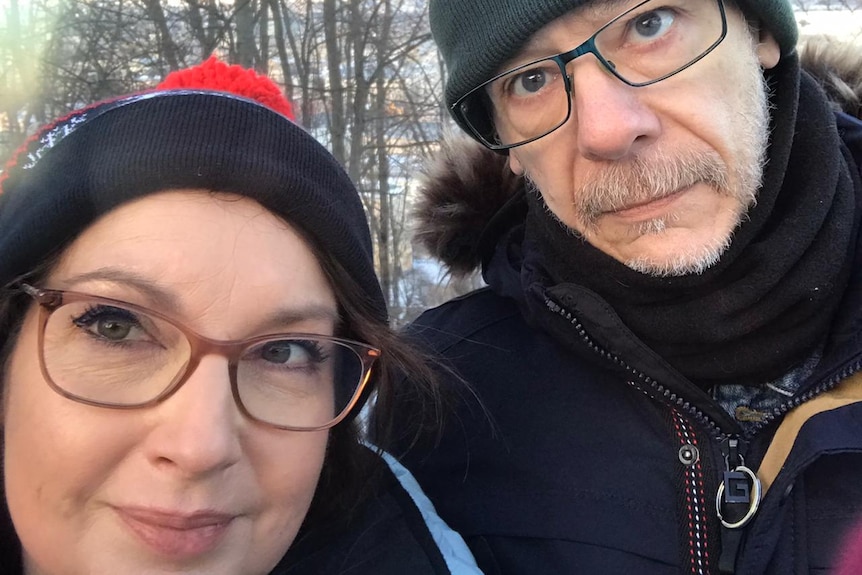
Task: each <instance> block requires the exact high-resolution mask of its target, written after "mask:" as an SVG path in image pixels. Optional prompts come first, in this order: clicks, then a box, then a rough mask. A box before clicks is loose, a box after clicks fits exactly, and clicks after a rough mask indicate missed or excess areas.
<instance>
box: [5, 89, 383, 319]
mask: <svg viewBox="0 0 862 575" xmlns="http://www.w3.org/2000/svg"><path fill="white" fill-rule="evenodd" d="M288 111H289V108H288ZM178 188H195V189H204V190H212V191H223V192H231V193H235V194H238V195H241V196H246V197H249V198H251V199H253V200H255V201H257V202H258V203H260V204H261V205H262V206H264V207H265V208H267V209H269V210H271V211H272V212H274V213H275V214H277V215H279V216H281V217H283V218H284V219H285V220H286V221H287V222H289V223H290V224H291V225H294V226H296V227H297V228H298V229H299V230H301V231H302V232H303V233H304V234H305V235H306V236H307V237H309V238H310V240H311V241H313V242H314V243H315V244H316V245H317V246H318V247H319V248H320V249H322V250H323V251H325V252H327V253H329V254H331V255H332V257H333V259H335V260H337V261H338V262H339V263H340V264H341V265H342V266H343V267H344V268H345V269H346V270H347V272H348V273H349V274H350V276H351V277H353V278H354V279H355V281H356V282H357V284H358V285H359V287H360V288H361V289H362V291H363V292H364V294H365V295H366V298H367V302H366V305H367V307H369V308H370V309H372V310H373V312H374V315H375V316H376V317H378V318H379V319H380V320H381V321H386V319H387V311H386V303H385V299H384V297H383V293H382V291H381V289H380V284H379V282H378V281H377V276H376V274H375V271H374V265H373V261H374V260H373V255H372V243H371V235H370V232H369V229H368V223H367V219H366V216H365V212H364V209H363V207H362V203H361V201H360V198H359V195H358V193H357V191H356V189H355V187H354V186H353V184H352V183H351V181H350V179H349V178H348V177H347V174H346V173H345V172H344V170H343V169H342V167H341V166H340V165H339V164H338V162H337V161H336V160H335V158H334V157H333V156H332V155H331V154H330V153H329V152H328V151H327V150H326V149H325V148H324V147H323V146H322V145H321V144H320V143H319V142H317V141H316V140H315V139H314V138H313V137H312V136H311V135H310V134H308V133H307V132H305V130H303V129H302V128H301V127H299V126H298V125H296V124H295V123H294V122H292V121H290V120H289V119H288V118H287V117H285V116H284V115H282V114H280V113H277V112H275V111H273V109H271V108H270V107H267V106H264V105H262V104H261V103H259V102H257V101H255V100H251V99H248V98H245V97H243V96H239V95H236V94H232V93H228V92H217V91H208V90H201V89H170V90H156V91H153V92H147V93H142V94H134V95H130V96H124V97H120V98H118V99H115V100H110V101H107V102H100V103H98V104H95V105H93V106H90V107H87V108H84V109H82V110H78V111H76V112H73V113H72V114H70V115H68V116H66V117H64V118H61V119H60V120H58V121H56V122H55V123H53V124H51V125H48V126H46V127H44V128H43V129H42V130H40V131H39V132H38V133H37V134H36V135H35V136H34V137H33V138H31V139H30V140H29V141H28V143H26V144H25V145H24V146H23V147H22V148H20V149H19V151H18V152H17V153H16V154H15V155H14V156H13V158H12V160H11V161H10V162H9V163H8V164H7V166H6V169H5V171H4V173H3V174H0V286H2V285H6V284H8V283H9V282H10V281H13V280H14V279H15V278H17V277H19V276H20V275H22V274H25V273H27V272H28V271H30V270H31V269H32V268H33V267H35V266H36V265H38V264H39V263H41V262H42V261H43V260H44V258H45V257H46V256H48V255H49V254H51V253H53V252H55V250H56V248H57V247H58V246H64V245H66V244H67V243H68V242H69V241H71V240H72V239H73V238H74V237H76V236H77V235H78V234H79V233H80V232H81V231H83V230H84V229H86V228H87V227H88V226H89V225H90V224H91V223H93V222H94V221H95V220H96V219H97V218H98V217H100V216H101V215H103V214H105V213H107V212H108V211H110V210H111V209H113V208H115V207H117V206H119V205H120V204H122V203H124V202H127V201H129V200H132V199H135V198H139V197H142V196H145V195H147V194H150V193H155V192H159V191H162V190H169V189H178ZM179 247H180V246H178V248H179Z"/></svg>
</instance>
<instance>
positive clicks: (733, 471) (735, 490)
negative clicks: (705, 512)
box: [715, 437, 762, 529]
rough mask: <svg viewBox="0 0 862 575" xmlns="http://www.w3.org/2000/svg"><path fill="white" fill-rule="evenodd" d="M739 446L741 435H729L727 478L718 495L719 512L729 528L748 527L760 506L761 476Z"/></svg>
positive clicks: (726, 458) (723, 481) (722, 522)
mask: <svg viewBox="0 0 862 575" xmlns="http://www.w3.org/2000/svg"><path fill="white" fill-rule="evenodd" d="M739 448H740V445H739V438H737V437H728V438H727V440H726V441H725V442H724V443H723V444H722V452H723V453H724V477H723V478H722V481H721V483H720V484H719V485H718V493H716V494H715V512H716V514H718V518H719V519H720V520H721V524H722V525H724V526H725V527H727V528H728V529H739V528H741V527H745V525H746V524H747V523H748V522H749V521H751V519H752V517H754V515H755V514H756V513H757V509H758V507H760V495H761V492H762V489H761V485H760V479H758V478H757V475H756V474H755V473H754V472H753V471H752V470H751V469H749V468H748V467H746V466H745V459H743V457H742V454H741V453H740V452H739Z"/></svg>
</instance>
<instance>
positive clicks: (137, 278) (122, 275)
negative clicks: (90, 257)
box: [59, 266, 180, 312]
mask: <svg viewBox="0 0 862 575" xmlns="http://www.w3.org/2000/svg"><path fill="white" fill-rule="evenodd" d="M94 282H95V283H100V282H101V283H107V284H111V285H114V286H120V287H127V288H131V289H133V290H135V291H137V292H139V293H140V294H141V295H143V296H144V297H146V298H147V300H148V301H150V302H152V304H154V305H155V306H157V307H159V308H160V309H163V310H165V311H171V312H177V311H179V309H180V305H179V298H178V297H177V296H176V295H175V294H173V293H171V292H170V291H168V290H167V289H165V288H163V287H162V286H160V285H159V284H158V283H156V282H154V281H152V280H150V279H147V278H145V277H144V276H141V275H140V274H137V273H135V272H133V271H130V270H127V269H124V268H118V267H114V266H106V267H101V268H98V269H95V270H92V271H88V272H84V273H80V274H76V275H73V276H70V277H68V278H66V279H63V280H59V283H60V284H62V286H61V287H63V288H64V289H70V290H74V289H75V288H76V287H77V286H79V285H81V284H85V283H94ZM93 295H97V294H93Z"/></svg>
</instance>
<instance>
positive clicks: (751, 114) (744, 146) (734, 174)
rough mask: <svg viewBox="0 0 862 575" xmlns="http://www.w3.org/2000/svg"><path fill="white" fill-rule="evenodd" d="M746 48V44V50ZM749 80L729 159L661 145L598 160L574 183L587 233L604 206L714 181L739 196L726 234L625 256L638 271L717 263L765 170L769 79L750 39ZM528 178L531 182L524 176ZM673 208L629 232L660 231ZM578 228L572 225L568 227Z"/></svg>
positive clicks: (667, 271) (661, 272)
mask: <svg viewBox="0 0 862 575" xmlns="http://www.w3.org/2000/svg"><path fill="white" fill-rule="evenodd" d="M747 52H748V51H747ZM742 65H743V66H745V67H746V74H747V78H746V79H747V80H748V81H745V82H744V83H743V87H742V91H741V93H740V94H739V95H738V96H737V99H738V103H737V106H736V112H737V113H736V114H734V115H733V116H732V117H731V118H729V121H730V122H731V124H732V128H733V129H732V133H733V134H734V136H735V143H736V148H735V150H734V152H733V155H732V156H731V157H730V158H729V161H730V165H728V163H727V162H725V161H724V160H723V159H722V158H721V156H719V154H718V153H717V152H716V151H715V150H712V149H707V150H703V149H701V150H692V149H685V150H662V149H658V151H651V152H649V153H648V154H645V155H641V156H637V157H634V158H632V159H630V160H626V161H614V162H607V163H605V164H603V165H601V166H598V167H597V168H596V169H595V170H594V172H593V173H592V174H589V175H588V176H587V177H585V178H584V179H583V181H584V182H585V183H584V184H583V185H582V186H581V187H580V188H578V189H576V190H575V192H574V198H573V208H574V215H575V217H576V218H577V221H578V222H579V223H580V224H581V226H582V228H583V230H582V231H581V234H582V235H583V236H584V238H585V239H586V240H587V241H589V240H590V237H591V235H592V233H593V232H594V231H595V230H596V229H597V222H598V220H599V218H600V217H601V216H602V215H603V214H606V213H609V212H615V211H619V210H621V209H623V208H626V207H629V206H633V205H636V204H641V203H645V202H648V201H652V200H658V199H661V198H664V197H666V196H668V195H670V194H673V193H675V192H678V191H680V190H684V189H686V188H688V187H690V186H692V185H694V184H697V183H705V184H707V185H709V186H711V187H712V188H713V189H714V190H716V191H717V192H718V193H719V194H721V195H724V196H727V197H732V198H734V199H735V200H736V207H737V213H736V214H735V216H736V220H737V221H736V224H735V225H734V226H733V229H731V230H730V231H729V232H728V233H726V234H725V235H723V236H719V237H714V238H711V239H710V240H709V241H708V242H707V243H705V244H700V245H695V246H691V248H689V249H688V250H687V251H678V252H676V253H674V254H670V255H669V256H668V257H666V258H663V259H661V260H656V259H653V258H648V257H646V256H641V257H637V258H633V259H630V260H627V261H624V262H622V263H624V264H625V265H626V266H628V267H630V268H632V269H634V270H635V271H638V272H641V273H644V274H648V275H653V276H659V277H666V276H682V275H688V274H699V273H702V272H703V271H705V270H706V269H708V268H709V267H711V266H713V265H715V264H716V263H717V262H718V260H719V259H720V257H721V255H722V254H723V253H724V252H725V251H726V250H727V249H728V248H729V247H730V244H731V240H732V237H733V232H734V231H735V229H736V227H738V225H739V224H740V223H741V222H742V220H743V219H744V218H745V215H746V213H747V211H748V210H749V209H750V208H751V207H752V206H753V205H754V204H755V202H756V198H757V191H758V189H759V187H760V183H761V178H762V176H763V167H764V164H765V160H766V148H767V144H768V141H769V97H768V86H767V83H766V81H765V78H764V76H763V72H762V70H761V68H760V64H759V61H758V59H757V56H756V53H755V51H754V47H753V46H752V48H751V50H750V53H747V57H746V59H745V61H744V62H743V63H742ZM528 186H529V187H530V188H533V189H535V185H534V184H532V182H530V181H529V180H528ZM676 218H677V215H676V214H674V213H673V212H670V213H668V214H666V215H664V216H662V217H659V218H655V219H652V220H647V221H643V222H640V223H637V224H633V225H632V227H631V229H630V233H632V234H633V235H637V236H644V235H660V234H662V233H664V232H665V230H666V228H667V227H669V226H672V225H673V222H674V221H675V220H676ZM572 231H575V230H572Z"/></svg>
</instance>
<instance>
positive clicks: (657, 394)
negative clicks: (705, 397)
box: [545, 297, 736, 456]
mask: <svg viewBox="0 0 862 575" xmlns="http://www.w3.org/2000/svg"><path fill="white" fill-rule="evenodd" d="M545 305H546V306H547V308H548V309H549V310H551V311H552V312H554V313H556V314H557V315H559V316H560V317H562V318H564V319H565V320H566V321H568V322H569V323H570V324H571V325H572V326H573V327H574V328H575V330H576V331H577V333H578V335H579V336H580V337H581V339H582V340H583V342H584V343H585V344H586V345H587V347H589V348H590V349H591V350H593V351H594V352H595V353H597V354H598V355H600V356H601V357H603V358H605V359H607V360H609V361H610V362H612V363H614V364H615V365H617V366H618V367H621V368H623V369H624V370H626V371H627V372H628V373H630V374H631V375H632V376H634V378H636V379H637V380H638V382H642V384H643V385H642V384H639V383H638V382H636V381H633V380H630V381H629V382H628V383H629V385H631V386H632V387H634V388H635V389H637V390H638V391H640V392H642V393H645V394H646V395H648V396H650V397H653V398H654V399H656V400H658V401H660V402H662V403H664V404H665V405H667V406H668V407H671V408H674V409H679V410H680V411H684V412H685V413H686V414H687V415H688V416H689V417H691V418H692V419H693V420H695V421H696V422H697V423H699V424H700V425H701V426H702V427H703V428H704V429H706V430H707V431H708V432H709V433H710V434H711V435H712V438H713V439H714V440H715V441H716V442H717V443H718V444H724V443H726V442H727V440H728V439H729V438H736V435H735V434H728V433H725V432H724V431H722V429H721V427H720V426H719V425H718V423H716V422H715V421H714V420H713V419H712V418H711V417H709V416H708V415H706V414H705V413H703V412H702V411H701V410H699V409H698V408H697V407H695V406H694V405H693V404H692V403H691V402H689V401H686V400H685V399H683V398H682V397H681V396H679V395H678V394H677V393H675V392H673V391H671V390H670V389H668V388H667V387H665V386H664V385H662V384H661V383H659V382H658V381H656V380H654V379H653V378H651V377H650V376H648V375H647V374H645V373H643V372H642V371H640V370H638V369H636V368H634V367H632V366H630V365H629V364H627V363H626V362H625V361H623V360H622V359H621V358H620V357H619V356H618V355H616V354H614V353H611V352H610V351H608V350H606V349H604V348H603V347H602V346H600V345H599V344H597V343H596V342H595V341H594V340H593V338H592V337H590V335H589V334H588V333H587V330H586V329H584V326H583V325H582V324H581V322H580V320H578V318H577V317H576V316H575V315H573V314H572V312H570V311H568V310H567V309H566V308H564V307H563V306H561V305H560V304H558V303H557V302H555V301H553V300H552V299H550V298H548V297H546V298H545ZM645 386H646V387H645ZM722 451H724V450H722ZM724 455H726V456H727V455H729V454H728V453H724Z"/></svg>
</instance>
